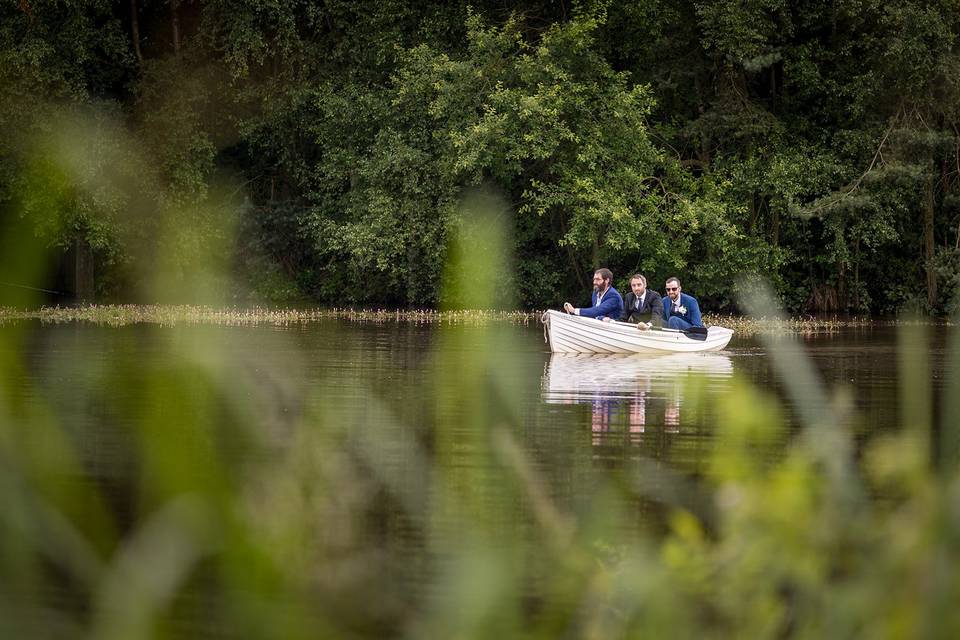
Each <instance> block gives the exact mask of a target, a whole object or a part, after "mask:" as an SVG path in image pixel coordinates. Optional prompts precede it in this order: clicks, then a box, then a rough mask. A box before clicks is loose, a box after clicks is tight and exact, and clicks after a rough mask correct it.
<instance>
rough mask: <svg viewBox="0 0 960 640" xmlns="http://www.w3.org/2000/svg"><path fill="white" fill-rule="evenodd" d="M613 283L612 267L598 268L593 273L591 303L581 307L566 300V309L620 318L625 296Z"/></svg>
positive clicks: (579, 312) (583, 314)
mask: <svg viewBox="0 0 960 640" xmlns="http://www.w3.org/2000/svg"><path fill="white" fill-rule="evenodd" d="M612 285H613V272H611V271H610V269H597V270H596V271H595V272H594V274H593V296H592V297H591V305H590V306H589V307H585V308H583V309H580V308H577V307H574V306H573V305H572V304H570V303H569V302H564V303H563V309H564V311H566V312H567V313H572V314H574V315H578V316H584V317H587V318H600V319H601V320H603V319H604V318H612V319H614V320H616V319H618V318H619V317H620V315H621V314H622V313H623V298H622V297H621V296H620V293H619V292H618V291H617V290H616V289H614V288H613V286H612Z"/></svg>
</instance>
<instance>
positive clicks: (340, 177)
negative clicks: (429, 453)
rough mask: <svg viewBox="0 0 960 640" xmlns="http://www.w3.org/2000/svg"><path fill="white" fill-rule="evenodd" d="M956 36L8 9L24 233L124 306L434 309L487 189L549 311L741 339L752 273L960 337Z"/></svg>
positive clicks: (833, 27)
mask: <svg viewBox="0 0 960 640" xmlns="http://www.w3.org/2000/svg"><path fill="white" fill-rule="evenodd" d="M958 30H960V11H958V10H957V9H956V8H955V7H954V6H953V5H952V4H951V3H949V2H946V1H942V2H921V1H906V2H898V3H886V2H879V1H876V0H857V1H854V0H837V1H836V2H832V3H823V2H818V1H811V2H799V3H798V2H792V3H787V2H783V1H782V0H750V1H749V2H742V3H728V2H721V1H703V2H662V1H661V0H645V1H643V2H633V3H614V2H581V3H573V4H572V5H571V4H569V3H567V2H563V1H562V0H561V1H560V2H556V1H551V2H546V1H541V2H535V1H531V2H523V3H519V4H518V5H517V6H516V7H514V9H513V10H512V11H510V12H506V11H504V10H503V9H502V5H501V4H500V3H493V2H478V3H473V4H471V5H467V4H462V5H456V4H450V3H407V2H400V1H397V0H386V1H384V2H378V3H361V2H356V1H347V0H336V1H335V0H328V1H326V2H318V3H313V2H292V1H290V0H273V1H271V2H237V1H231V2H228V1H226V0H208V1H201V0H164V1H160V0H139V1H136V0H135V1H134V2H131V3H129V4H126V3H119V4H118V3H110V2H103V1H102V0H75V1H72V2H55V1H53V0H21V1H20V2H9V3H6V4H4V5H2V7H0V89H2V95H0V130H2V131H3V132H4V136H3V142H2V143H0V215H2V222H3V224H4V226H5V227H6V228H12V227H16V226H19V227H25V228H26V229H28V230H29V233H30V234H32V235H33V236H34V237H37V238H41V239H42V242H43V243H44V244H45V245H46V246H48V247H52V248H53V253H54V254H57V253H58V252H63V251H66V250H69V251H71V252H74V253H77V254H78V255H79V254H86V255H89V256H91V258H92V260H93V263H94V264H95V266H96V269H95V273H96V282H97V287H98V290H99V292H100V293H101V294H104V295H112V296H115V297H119V298H127V297H131V296H132V295H133V292H134V291H137V290H139V288H138V287H137V285H138V284H139V283H140V282H143V281H145V280H147V279H150V278H152V277H154V275H155V273H154V272H155V271H157V270H159V271H162V272H163V274H164V278H165V282H166V283H167V287H168V288H167V289H165V290H166V291H168V292H175V291H178V292H179V295H188V294H187V293H186V292H187V289H184V288H182V287H177V286H176V283H177V280H178V278H181V279H188V278H186V276H185V274H186V273H188V272H189V267H190V265H191V264H192V263H193V261H195V260H197V259H198V257H199V256H206V257H209V256H216V259H215V260H214V261H213V262H214V263H216V264H219V265H221V266H222V265H224V264H225V263H226V262H229V261H233V263H235V264H234V265H233V267H232V268H231V269H229V271H230V272H231V273H232V274H234V276H235V277H234V279H233V280H232V281H226V280H223V279H222V278H221V279H218V278H216V277H212V278H211V279H210V280H209V282H207V285H208V288H214V289H217V288H219V289H220V290H228V291H231V292H235V295H237V296H245V295H248V294H249V295H252V296H254V297H256V298H260V299H267V300H275V301H280V300H294V299H298V298H309V299H313V300H315V301H319V302H323V303H328V304H346V303H349V304H393V305H434V304H438V302H439V295H440V287H439V280H440V274H441V273H442V265H443V263H444V260H445V258H446V254H447V247H448V242H449V238H450V237H451V235H452V233H451V232H452V230H453V229H455V228H458V226H459V225H460V224H461V223H462V222H463V220H462V217H463V216H465V215H469V208H463V207H461V205H460V203H461V198H462V196H463V194H464V193H465V192H466V191H469V190H470V189H471V188H473V187H475V186H477V185H485V186H486V187H488V188H493V189H495V190H496V191H498V192H499V193H501V194H502V196H503V197H504V198H505V200H506V201H507V202H508V203H509V205H510V206H509V209H510V210H511V212H512V214H511V215H512V216H513V219H512V220H511V224H512V225H513V227H514V229H515V233H514V238H515V243H516V246H515V247H514V249H515V252H516V256H517V261H516V263H515V264H512V265H504V271H505V278H504V284H503V286H511V287H513V288H515V290H516V293H517V296H516V298H517V299H518V300H519V301H520V302H521V303H522V304H524V305H526V306H543V305H551V304H556V303H557V302H558V301H559V300H561V299H562V298H564V297H569V296H570V295H571V294H572V293H573V292H578V291H585V289H586V287H587V286H588V282H589V274H590V272H591V270H592V269H593V268H594V267H596V266H597V265H601V264H602V265H607V266H610V267H611V268H613V270H614V272H615V274H617V276H618V278H623V279H625V278H626V277H627V276H628V275H629V273H630V272H633V271H636V270H640V271H643V272H645V273H647V274H648V276H650V277H651V278H652V279H653V282H655V283H656V282H659V281H661V280H662V279H663V278H664V277H665V276H667V275H670V274H677V275H680V276H681V277H682V278H683V279H684V283H685V287H686V288H687V289H688V290H690V291H693V292H695V293H697V294H699V295H700V296H701V297H703V298H705V299H706V302H707V304H708V306H709V307H710V308H714V309H715V308H724V307H727V308H729V307H728V305H730V304H731V301H732V300H733V299H734V297H735V294H736V287H737V286H738V282H740V276H741V275H742V274H751V273H762V274H764V275H766V276H768V277H770V278H772V279H773V280H774V283H775V286H776V287H777V288H778V290H779V292H780V294H781V295H782V297H783V299H784V301H785V302H786V303H787V304H788V305H789V306H790V307H791V308H793V309H795V310H801V309H805V310H811V311H816V310H854V311H868V310H869V311H873V312H884V311H890V310H894V309H897V308H901V307H904V306H909V307H912V308H914V309H921V310H925V309H929V310H944V309H950V308H952V306H953V305H954V301H955V299H958V300H960V298H957V296H956V288H957V285H958V283H960V224H958V223H960V197H958V195H960V194H958V193H957V189H956V186H957V180H958V178H960V154H958V149H960V135H958V133H957V122H958V113H957V110H958V107H957V105H958V104H960V103H958V100H957V98H958V97H960V96H958V93H960V59H958V56H957V54H956V52H955V40H956V34H957V33H958ZM208 262H209V261H208ZM155 265H159V266H155ZM511 282H512V284H511ZM171 295H173V294H172V293H171Z"/></svg>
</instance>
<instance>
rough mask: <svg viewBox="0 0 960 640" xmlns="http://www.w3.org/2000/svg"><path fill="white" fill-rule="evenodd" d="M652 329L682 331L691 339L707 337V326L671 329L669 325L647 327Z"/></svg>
mask: <svg viewBox="0 0 960 640" xmlns="http://www.w3.org/2000/svg"><path fill="white" fill-rule="evenodd" d="M649 328H650V329H653V330H654V331H669V332H670V333H683V334H686V336H687V337H688V338H691V339H693V340H706V339H707V328H706V327H690V328H689V329H671V328H669V327H649Z"/></svg>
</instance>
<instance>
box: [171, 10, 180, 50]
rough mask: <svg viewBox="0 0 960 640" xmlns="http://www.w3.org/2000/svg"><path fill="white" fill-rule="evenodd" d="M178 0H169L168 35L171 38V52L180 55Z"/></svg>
mask: <svg viewBox="0 0 960 640" xmlns="http://www.w3.org/2000/svg"><path fill="white" fill-rule="evenodd" d="M179 6H180V0H170V35H171V39H172V40H173V53H174V54H176V55H180V13H179V12H178V11H177V8H178V7H179Z"/></svg>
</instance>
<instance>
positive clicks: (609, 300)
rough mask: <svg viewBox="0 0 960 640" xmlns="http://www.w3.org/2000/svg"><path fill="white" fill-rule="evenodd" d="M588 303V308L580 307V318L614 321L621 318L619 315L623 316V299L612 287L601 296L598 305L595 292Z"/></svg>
mask: <svg viewBox="0 0 960 640" xmlns="http://www.w3.org/2000/svg"><path fill="white" fill-rule="evenodd" d="M590 302H591V306H590V307H581V309H580V315H581V316H584V317H586V318H600V319H601V320H603V319H604V318H610V319H611V320H616V319H617V318H619V317H620V316H621V314H623V298H622V297H621V296H620V293H619V292H618V291H617V290H616V289H614V288H613V287H610V288H609V289H607V292H606V293H605V294H603V299H602V300H600V304H599V305H597V292H596V291H594V292H593V295H592V296H591V297H590Z"/></svg>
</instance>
